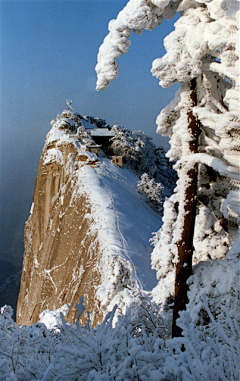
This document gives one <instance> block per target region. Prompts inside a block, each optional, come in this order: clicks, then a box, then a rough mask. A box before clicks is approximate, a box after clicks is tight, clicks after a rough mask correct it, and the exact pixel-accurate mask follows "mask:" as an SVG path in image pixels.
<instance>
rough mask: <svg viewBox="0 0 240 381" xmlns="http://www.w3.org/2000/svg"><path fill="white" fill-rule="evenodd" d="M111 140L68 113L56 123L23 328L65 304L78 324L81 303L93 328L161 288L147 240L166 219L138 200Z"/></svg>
mask: <svg viewBox="0 0 240 381" xmlns="http://www.w3.org/2000/svg"><path fill="white" fill-rule="evenodd" d="M112 136H113V134H112V132H111V130H110V129H109V127H108V126H104V125H103V126H101V127H100V128H99V127H96V125H93V124H91V123H89V122H87V121H86V120H83V119H82V118H81V117H80V116H79V115H78V114H74V113H73V112H72V111H71V110H67V111H66V110H65V111H64V112H63V113H62V114H61V115H59V116H58V117H57V118H56V120H53V121H52V129H51V130H50V132H49V133H48V135H47V137H46V142H45V145H44V148H43V151H42V155H41V159H40V163H39V168H38V175H37V179H36V183H35V190H34V196H33V203H32V207H31V211H30V216H29V219H28V221H27V222H26V226H25V237H24V238H25V253H24V261H23V269H22V278H21V287H20V293H19V298H18V305H17V323H18V324H25V325H30V324H32V323H34V322H37V321H38V320H39V315H40V314H41V313H42V312H43V311H44V310H46V309H50V310H53V309H57V308H59V307H61V306H63V305H65V304H68V307H69V310H68V314H67V320H68V321H69V322H73V321H74V318H75V312H76V310H75V305H76V304H77V303H78V301H79V297H80V296H81V295H83V296H84V301H85V305H86V307H87V310H89V311H90V313H91V320H92V321H93V324H94V325H95V324H98V323H100V322H101V321H102V317H103V315H104V314H105V313H106V312H107V311H108V310H111V309H112V307H113V306H114V304H116V303H117V304H118V306H119V309H120V310H122V311H123V310H124V309H125V307H126V305H128V304H130V303H131V301H132V300H133V298H135V299H136V298H137V297H138V296H137V295H138V294H139V292H140V291H141V290H143V289H145V290H151V289H152V288H153V287H154V286H155V285H156V276H155V272H154V271H153V270H152V269H151V266H150V256H151V251H152V249H151V246H150V244H149V239H150V238H151V233H152V232H153V231H157V230H158V229H159V227H160V225H161V216H160V215H159V214H158V213H156V212H155V211H154V210H152V209H151V208H150V207H149V206H148V205H147V204H146V203H145V202H144V200H143V197H142V196H141V195H140V194H139V193H138V191H137V183H138V181H139V178H138V177H137V175H136V173H134V172H133V171H132V170H131V169H128V168H123V169H122V168H120V167H119V166H117V165H115V164H113V163H112V162H111V160H110V159H109V157H108V154H109V152H110V151H108V142H109V139H111V137H112ZM94 137H95V140H94ZM97 139H98V140H99V141H100V143H101V142H102V144H99V143H98V144H97V143H96V141H97ZM103 147H104V150H102V148H103ZM107 151H108V152H107Z"/></svg>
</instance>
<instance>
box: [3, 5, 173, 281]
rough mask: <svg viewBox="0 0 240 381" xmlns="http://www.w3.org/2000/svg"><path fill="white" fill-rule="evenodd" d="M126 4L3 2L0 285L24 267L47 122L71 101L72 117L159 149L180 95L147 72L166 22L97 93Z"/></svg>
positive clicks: (138, 43) (137, 40) (135, 41)
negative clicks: (166, 117)
mask: <svg viewBox="0 0 240 381" xmlns="http://www.w3.org/2000/svg"><path fill="white" fill-rule="evenodd" d="M126 3H127V1H122V0H118V1H113V0H108V1H102V0H98V1H97V0H95V1H94V0H93V1H90V0H89V1H88V0H78V1H69V0H68V1H55V0H53V1H45V0H37V1H35V0H32V1H31V0H29V1H24V0H21V1H9V0H7V1H4V0H2V1H1V3H0V6H1V8H0V12H1V15H0V17H1V57H0V58H1V73H0V74H1V94H2V97H1V140H0V143H1V147H0V148H1V151H0V152H1V157H0V176H1V180H0V181H1V183H0V186H1V189H0V208H1V220H0V242H1V252H0V266H1V267H0V282H2V281H3V280H4V278H5V277H6V276H9V275H10V274H12V273H14V271H15V270H16V268H18V267H20V266H21V263H22V255H23V229H24V222H25V221H26V219H27V218H28V215H29V209H30V206H31V202H32V195H33V189H34V182H35V178H36V175H37V167H38V162H39V158H40V155H41V151H42V148H43V144H44V138H45V135H46V133H47V132H48V130H49V129H50V124H49V123H50V121H51V119H52V118H55V117H56V115H57V114H58V113H60V112H61V111H62V110H63V109H64V107H65V100H66V99H72V100H73V107H74V109H75V111H77V112H79V113H80V114H82V115H92V116H97V117H100V118H103V119H106V121H107V122H108V123H109V124H119V125H122V126H125V127H126V128H129V129H131V130H139V129H141V130H142V131H145V132H146V134H147V135H149V136H151V137H153V141H154V142H155V144H157V145H163V146H164V147H165V148H167V147H168V143H167V140H166V138H165V139H163V138H161V137H160V136H157V135H156V133H155V130H156V125H155V119H156V117H157V115H158V113H159V112H160V110H161V109H162V108H163V107H164V106H165V105H166V104H168V103H169V102H170V100H171V99H172V98H173V97H174V93H175V91H176V88H174V89H172V88H171V89H164V90H163V89H161V88H160V87H159V85H158V81H157V79H156V78H153V77H152V75H151V73H150V69H151V63H152V61H153V59H155V58H157V57H160V56H162V55H163V54H164V48H163V44H162V40H163V37H164V36H165V35H167V34H168V33H169V32H170V31H171V30H172V29H173V21H171V22H164V23H163V24H162V26H160V27H159V28H157V29H156V30H155V31H152V32H145V33H143V35H142V36H137V35H134V34H133V35H132V38H131V41H132V46H131V47H130V50H129V52H128V54H127V55H126V56H124V57H122V58H120V59H119V66H120V74H119V78H118V79H117V81H115V82H113V83H112V84H110V86H109V87H108V88H107V89H106V90H105V91H104V92H96V91H95V81H96V74H95V70H94V67H95V65H96V62H97V61H96V57H97V53H98V48H99V46H100V45H101V43H102V41H103V38H104V37H105V36H106V34H107V26H108V22H109V20H110V19H112V18H115V17H116V16H117V14H118V12H119V11H120V10H121V9H122V8H123V7H124V5H125V4H126Z"/></svg>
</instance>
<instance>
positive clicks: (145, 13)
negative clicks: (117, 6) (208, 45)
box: [96, 0, 180, 90]
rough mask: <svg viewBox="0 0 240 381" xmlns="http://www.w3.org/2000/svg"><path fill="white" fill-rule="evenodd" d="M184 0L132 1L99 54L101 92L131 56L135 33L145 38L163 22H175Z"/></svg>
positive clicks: (111, 25) (115, 22) (98, 86)
mask: <svg viewBox="0 0 240 381" xmlns="http://www.w3.org/2000/svg"><path fill="white" fill-rule="evenodd" d="M179 2H180V0H175V1H172V0H151V1H150V0H147V1H146V0H130V1H129V2H128V3H127V5H126V6H125V8H123V10H122V11H121V12H120V13H119V14H118V16H117V19H116V20H111V21H110V22H109V25H108V29H109V34H108V35H107V36H106V37H105V39H104V42H103V44H102V45H101V46H100V49H99V53H98V63H97V65H96V72H97V76H98V80H97V86H96V89H97V90H104V89H105V88H106V87H107V86H108V85H109V83H110V81H113V80H114V79H116V78H117V76H118V64H117V63H116V59H117V58H119V57H120V56H121V55H123V54H125V53H127V51H128V49H129V46H130V44H131V42H130V41H129V40H128V39H129V38H130V35H131V31H134V32H135V33H137V34H142V32H143V30H144V29H146V30H153V29H155V28H156V27H157V26H159V25H160V24H161V23H162V21H163V18H166V19H168V20H169V19H171V18H172V17H173V16H174V14H175V11H176V8H177V5H178V3H179Z"/></svg>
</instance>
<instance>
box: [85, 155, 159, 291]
mask: <svg viewBox="0 0 240 381" xmlns="http://www.w3.org/2000/svg"><path fill="white" fill-rule="evenodd" d="M100 160H101V161H100V165H99V166H97V167H96V168H93V167H90V166H84V167H83V168H82V170H81V173H80V175H79V182H80V184H81V185H84V189H85V190H86V191H87V194H88V195H89V198H90V201H91V205H92V216H93V219H94V221H95V227H96V229H97V230H98V231H99V239H100V243H101V250H103V251H104V252H106V250H107V252H108V253H109V255H112V254H116V255H117V256H124V257H125V258H126V259H127V260H129V261H131V262H132V264H133V265H134V268H135V269H136V276H137V278H138V280H139V281H140V283H141V284H142V287H143V288H144V289H145V290H151V289H152V288H153V287H154V286H155V285H156V283H157V280H156V272H155V271H154V270H152V269H151V263H150V262H151V252H152V247H151V245H150V242H149V240H150V238H151V237H152V232H154V231H157V230H158V229H159V228H160V227H161V224H162V222H161V216H160V215H159V214H158V213H156V212H154V211H153V210H152V209H151V208H150V207H149V206H148V205H147V204H146V203H145V202H144V201H143V197H142V196H141V195H140V194H139V193H138V192H137V183H138V181H139V178H138V177H137V176H136V174H135V173H134V172H133V171H131V170H129V169H127V168H123V169H122V168H120V167H118V166H117V165H115V164H112V163H111V161H110V160H109V159H106V158H101V159H100ZM106 258H107V256H106ZM102 265H103V271H104V269H106V268H107V267H108V263H107V262H106V263H104V262H103V264H102ZM103 275H104V274H103Z"/></svg>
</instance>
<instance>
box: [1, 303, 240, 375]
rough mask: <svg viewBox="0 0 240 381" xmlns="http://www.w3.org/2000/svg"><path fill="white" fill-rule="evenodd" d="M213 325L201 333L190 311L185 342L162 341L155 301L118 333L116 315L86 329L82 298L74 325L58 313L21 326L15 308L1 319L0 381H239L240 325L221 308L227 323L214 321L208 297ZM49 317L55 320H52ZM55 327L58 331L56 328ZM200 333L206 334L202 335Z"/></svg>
mask: <svg viewBox="0 0 240 381" xmlns="http://www.w3.org/2000/svg"><path fill="white" fill-rule="evenodd" d="M202 302H203V308H204V309H205V312H206V314H207V315H208V316H209V323H208V324H207V325H206V326H205V327H204V329H201V327H197V326H196V324H195V323H194V321H193V320H192V319H191V317H190V315H189V313H188V312H182V313H181V317H180V319H179V320H178V324H179V325H180V326H181V328H182V330H183V337H181V338H175V339H168V340H166V339H165V338H164V325H165V322H164V320H162V318H161V315H160V314H159V310H158V309H156V305H154V304H151V303H150V301H146V300H145V299H144V300H143V305H142V306H139V307H138V313H137V314H136V308H135V307H136V306H134V308H133V311H134V313H133V314H132V310H131V309H129V310H128V311H127V313H126V314H125V315H124V316H119V317H118V320H117V322H116V324H115V326H113V319H114V314H115V311H116V307H114V309H113V311H112V312H110V313H108V314H107V316H106V317H105V319H104V321H103V322H102V324H100V325H99V326H96V327H95V328H93V327H91V324H90V319H88V321H87V323H86V324H85V325H84V326H80V325H79V318H80V316H81V314H82V313H85V312H84V311H85V306H84V305H83V299H82V298H81V300H80V303H79V304H78V305H77V306H76V307H77V310H78V313H77V320H76V323H75V324H68V323H67V322H66V321H65V320H64V316H63V314H62V313H61V312H60V311H57V312H56V319H53V317H54V314H55V312H54V311H52V312H50V311H49V312H46V313H45V314H44V320H45V323H47V325H48V327H49V328H47V327H46V325H45V324H44V323H36V324H33V325H32V326H30V327H26V326H17V325H16V323H15V322H14V321H13V320H12V318H11V314H12V309H11V307H8V306H5V307H3V308H2V309H1V313H0V379H3V380H5V381H10V380H15V381H17V380H22V381H30V380H38V381H43V380H45V381H50V380H51V381H52V380H61V381H66V380H81V381H135V380H136V381H139V380H141V381H148V380H153V381H159V380H162V381H166V380H168V381H188V380H192V381H202V380H204V381H213V380H214V381H215V380H219V381H238V380H239V376H240V373H239V360H240V327H239V322H238V321H237V320H236V319H235V318H234V317H231V316H230V315H229V313H228V310H227V309H223V312H222V314H225V319H224V321H225V323H224V324H221V323H220V322H219V321H218V319H217V318H214V317H213V315H212V313H211V311H210V309H209V307H208V304H207V301H206V298H205V297H204V296H202ZM48 316H49V319H48ZM51 324H52V325H51ZM199 328H200V329H199Z"/></svg>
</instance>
